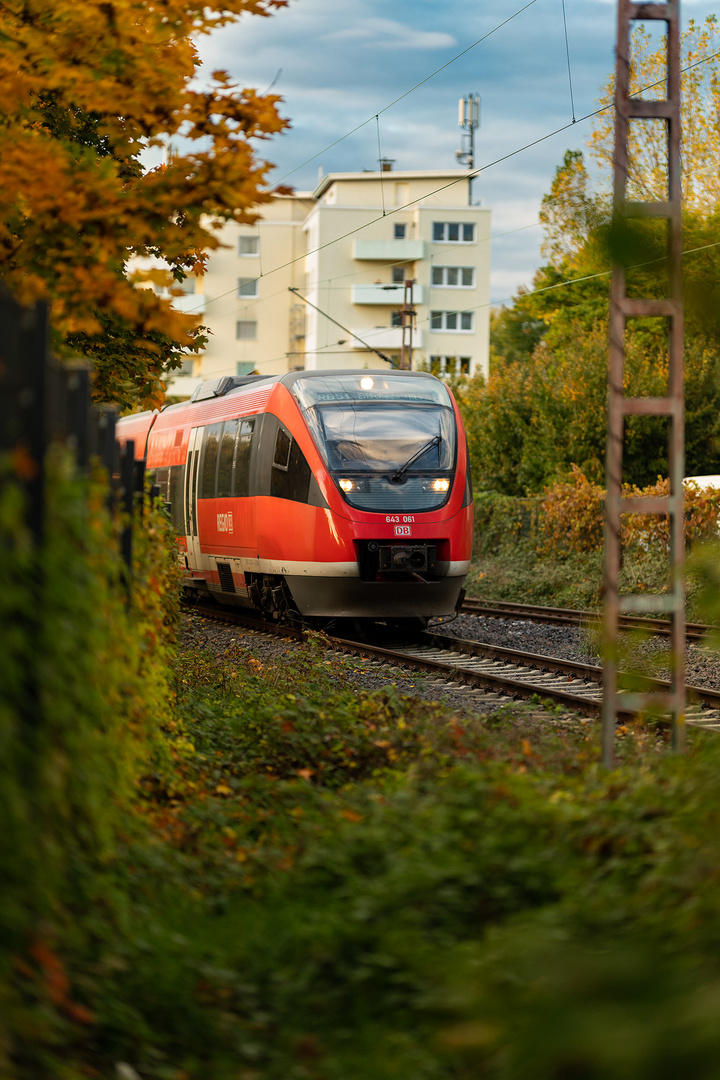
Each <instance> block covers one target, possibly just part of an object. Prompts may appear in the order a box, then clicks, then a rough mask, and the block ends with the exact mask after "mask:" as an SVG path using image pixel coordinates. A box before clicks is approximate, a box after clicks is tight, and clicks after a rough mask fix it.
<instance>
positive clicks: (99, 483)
mask: <svg viewBox="0 0 720 1080" xmlns="http://www.w3.org/2000/svg"><path fill="white" fill-rule="evenodd" d="M46 466H47V474H46V482H47V505H46V521H45V535H46V539H45V541H44V542H43V543H42V544H41V545H40V546H35V545H34V544H33V542H32V540H31V537H30V536H29V534H28V532H27V529H26V528H25V526H24V523H23V522H24V507H23V500H22V495H21V490H20V488H19V487H18V486H17V485H16V484H15V483H14V481H13V478H12V474H11V473H10V471H9V469H6V470H5V473H4V474H3V477H2V481H3V482H2V484H0V535H1V538H2V547H3V558H2V560H1V561H0V625H2V627H3V646H4V647H3V649H2V650H0V684H1V685H2V686H3V694H2V697H1V699H0V879H1V880H2V882H3V887H2V895H1V896H0V974H1V976H2V979H3V985H4V986H5V990H4V992H0V1063H2V1062H3V1055H4V1060H5V1062H7V1061H8V1060H9V1059H10V1058H12V1059H13V1060H15V1059H16V1058H17V1060H19V1061H24V1062H25V1065H23V1066H22V1067H20V1066H19V1065H18V1066H16V1068H17V1074H18V1075H26V1074H25V1073H23V1068H25V1066H26V1065H27V1069H28V1072H27V1074H28V1075H30V1074H32V1073H31V1069H30V1067H29V1065H28V1064H27V1058H26V1055H27V1054H28V1053H29V1052H30V1051H29V1049H28V1043H33V1044H34V1043H37V1046H36V1049H37V1052H38V1054H39V1055H40V1057H42V1054H43V1052H44V1051H43V1039H44V1038H47V1039H48V1040H49V1042H50V1043H52V1042H53V1041H57V1040H60V1041H61V1038H62V1036H61V1033H62V1032H63V1031H64V1030H65V1028H66V1026H67V1025H70V1026H72V1023H82V1022H86V1021H87V1020H88V1019H89V1016H90V1014H91V1010H90V1008H89V1006H88V1004H87V1003H86V1002H85V1003H83V1001H82V997H83V995H82V994H80V998H79V999H76V996H75V995H76V993H77V987H76V986H75V985H74V982H73V978H72V974H71V973H68V972H67V971H66V969H65V965H64V961H63V960H62V958H61V953H62V949H63V942H65V941H66V939H67V937H68V935H70V936H78V935H80V936H82V934H83V933H85V932H86V931H84V930H79V929H78V928H77V926H76V920H77V918H78V916H81V913H82V917H83V918H84V917H85V914H86V913H90V917H89V919H88V923H89V925H92V924H93V914H92V913H93V912H94V913H96V914H97V916H98V917H100V913H101V912H102V913H103V917H104V918H105V919H107V920H110V921H111V920H112V918H113V917H114V915H113V914H112V912H113V906H114V905H115V904H116V902H119V898H118V897H116V896H114V894H113V887H112V884H111V881H112V879H111V874H110V867H111V866H112V863H113V861H114V859H115V858H116V852H117V844H118V838H119V835H120V834H121V833H122V832H123V831H125V830H126V829H127V827H128V822H129V820H130V818H129V811H130V808H131V807H132V805H133V803H134V802H135V801H136V799H137V793H138V782H139V779H140V776H141V775H142V774H143V772H145V771H146V769H147V767H148V762H149V761H150V759H151V758H152V756H153V755H157V754H158V753H159V752H160V750H161V747H162V740H161V737H160V725H161V724H162V723H163V722H166V721H167V720H168V719H169V708H170V700H169V682H168V667H167V661H168V659H169V654H168V646H167V644H166V642H167V638H168V633H169V628H170V624H171V623H172V619H173V601H172V599H171V597H172V595H173V592H174V585H173V574H172V570H171V568H170V565H169V562H168V560H167V556H166V555H165V549H164V548H163V547H162V546H161V545H158V544H157V543H156V542H155V538H154V537H153V535H152V534H153V533H156V534H157V533H159V532H161V531H163V530H164V529H165V525H164V524H163V521H162V518H161V517H159V516H158V515H157V514H156V513H155V512H154V511H153V512H152V514H150V512H149V511H148V514H147V517H146V522H147V524H148V529H147V530H145V531H144V530H142V529H139V528H136V530H135V553H136V558H135V565H134V567H133V578H132V583H131V589H130V593H129V596H128V588H127V586H128V582H127V580H126V576H125V570H124V565H123V563H122V560H121V559H120V556H119V545H118V530H119V528H120V527H121V525H122V522H119V521H118V522H113V521H112V520H111V519H110V517H109V515H108V512H107V484H106V483H105V482H104V480H103V478H102V477H100V476H98V477H95V478H93V479H92V480H89V481H87V480H84V479H81V478H78V477H77V476H76V475H75V474H74V468H73V463H72V460H71V458H70V456H69V455H66V454H65V453H64V452H61V451H60V450H57V449H54V450H52V451H51V453H50V454H49V456H48V460H47V463H46ZM87 932H89V930H88V931H87ZM11 971H12V972H14V976H15V978H14V981H11V982H10V983H8V978H9V973H10V972H11ZM48 1010H50V1012H51V1013H53V1014H54V1019H53V1020H52V1022H50V1023H49V1024H48V1023H47V1022H44V1021H43V1014H44V1013H46V1012H47V1011H48ZM53 1029H55V1030H54V1032H53ZM29 1031H34V1032H35V1036H34V1037H33V1039H28V1034H27V1033H28V1032H29ZM23 1033H24V1034H23ZM5 1067H6V1069H9V1068H10V1066H7V1065H6V1066H5ZM0 1072H2V1069H0ZM6 1074H7V1075H14V1074H13V1073H12V1071H10V1072H7V1073H2V1075H3V1076H4V1075H6Z"/></svg>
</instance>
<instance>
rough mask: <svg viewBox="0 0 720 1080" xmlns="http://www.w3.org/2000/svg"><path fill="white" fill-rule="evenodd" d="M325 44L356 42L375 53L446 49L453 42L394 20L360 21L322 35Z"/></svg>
mask: <svg viewBox="0 0 720 1080" xmlns="http://www.w3.org/2000/svg"><path fill="white" fill-rule="evenodd" d="M323 39H324V40H325V41H357V42H361V43H362V44H364V45H366V46H369V47H371V48H377V49H449V48H453V47H454V46H455V45H456V44H457V41H456V39H455V38H454V37H453V35H452V34H446V33H443V32H442V31H436V30H419V29H417V28H415V27H412V26H408V25H407V23H400V22H396V21H395V20H394V19H373V18H370V19H361V20H359V22H357V23H356V24H355V25H353V26H348V27H344V28H342V29H340V30H334V31H332V32H331V33H329V34H324V35H323Z"/></svg>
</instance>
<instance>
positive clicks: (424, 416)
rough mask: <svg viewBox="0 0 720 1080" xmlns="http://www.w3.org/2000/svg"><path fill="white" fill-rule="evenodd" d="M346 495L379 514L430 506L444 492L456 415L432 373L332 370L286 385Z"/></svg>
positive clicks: (447, 489) (436, 504) (446, 494)
mask: <svg viewBox="0 0 720 1080" xmlns="http://www.w3.org/2000/svg"><path fill="white" fill-rule="evenodd" d="M293 393H294V394H295V396H296V398H297V400H298V402H299V404H300V405H301V407H302V408H303V411H304V416H305V419H306V421H307V423H308V426H309V428H310V431H311V432H312V434H313V436H314V438H315V441H316V444H317V446H318V447H319V449H320V451H321V453H322V454H323V457H324V459H325V462H326V464H327V467H328V469H329V471H330V473H331V475H332V477H333V479H334V481H335V483H336V484H337V485H338V488H339V489H340V491H341V493H342V495H343V497H344V498H345V500H346V501H347V502H348V503H349V504H350V505H351V506H354V507H356V508H357V509H358V510H374V511H380V512H384V513H398V512H402V513H407V512H408V511H418V512H420V511H424V510H434V509H436V508H437V507H439V506H442V504H443V503H444V502H445V501H446V500H447V499H448V497H449V493H450V487H451V483H452V474H453V469H454V465H455V453H456V443H457V438H456V426H455V414H454V412H453V409H452V405H451V402H450V398H449V396H448V393H447V390H446V389H445V387H444V386H443V385H442V383H440V382H438V381H437V380H435V379H428V378H422V377H419V378H418V377H413V376H412V375H404V376H398V375H395V376H393V375H391V374H379V375H378V374H375V373H373V374H372V375H370V374H368V375H365V376H360V375H336V376H332V377H328V378H327V379H322V380H320V379H298V380H297V382H296V383H295V384H294V385H293Z"/></svg>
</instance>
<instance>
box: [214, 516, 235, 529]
mask: <svg viewBox="0 0 720 1080" xmlns="http://www.w3.org/2000/svg"><path fill="white" fill-rule="evenodd" d="M217 531H218V532H226V533H231V532H232V531H233V519H232V514H218V516H217Z"/></svg>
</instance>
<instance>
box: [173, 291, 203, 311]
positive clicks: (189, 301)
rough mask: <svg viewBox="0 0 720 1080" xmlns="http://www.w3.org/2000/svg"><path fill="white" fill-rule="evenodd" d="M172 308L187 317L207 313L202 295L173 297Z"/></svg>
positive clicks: (187, 294) (192, 294)
mask: <svg viewBox="0 0 720 1080" xmlns="http://www.w3.org/2000/svg"><path fill="white" fill-rule="evenodd" d="M172 306H173V307H174V308H175V310H176V311H182V312H183V313H184V314H186V315H187V314H189V315H202V314H203V312H204V311H205V297H204V296H203V294H202V293H182V294H181V295H180V296H173V297H172Z"/></svg>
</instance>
